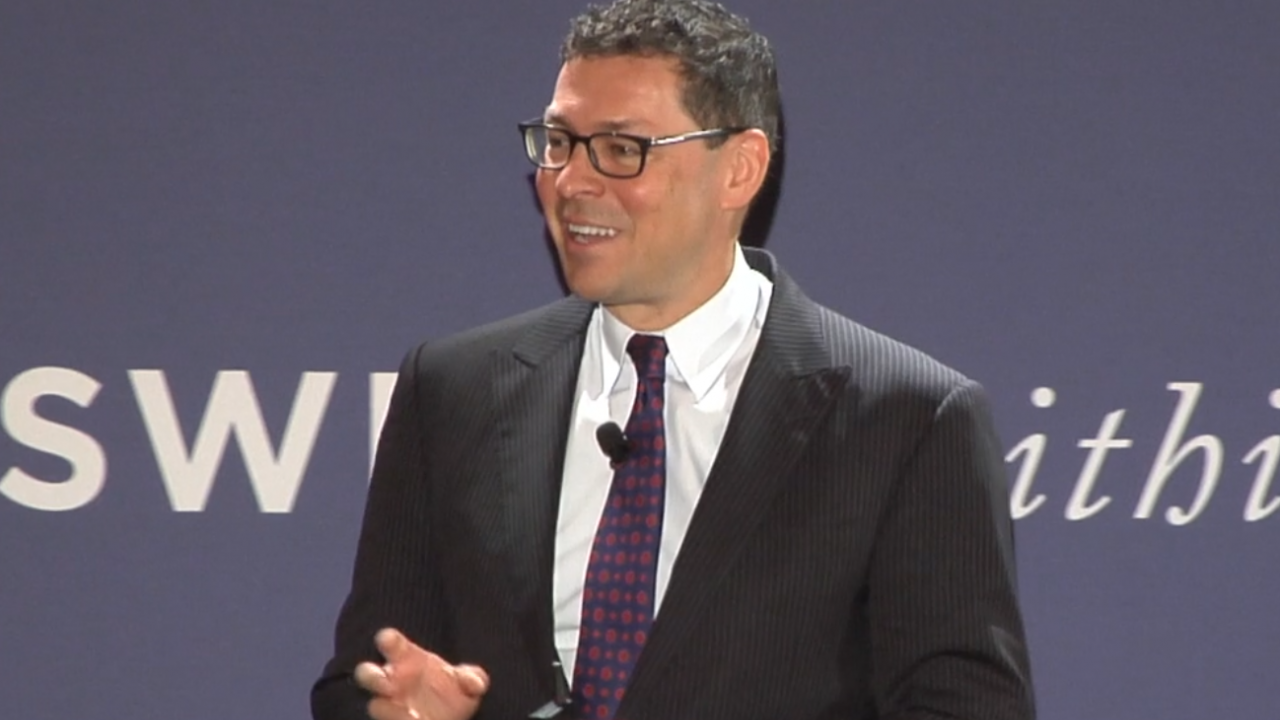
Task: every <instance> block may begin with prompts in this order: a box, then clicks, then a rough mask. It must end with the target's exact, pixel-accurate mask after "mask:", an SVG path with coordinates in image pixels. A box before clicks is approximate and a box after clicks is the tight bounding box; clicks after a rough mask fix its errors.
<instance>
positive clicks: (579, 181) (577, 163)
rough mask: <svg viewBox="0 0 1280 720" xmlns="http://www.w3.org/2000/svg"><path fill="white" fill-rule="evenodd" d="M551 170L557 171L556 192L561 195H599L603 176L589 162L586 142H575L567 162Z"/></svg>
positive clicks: (602, 185)
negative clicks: (557, 168)
mask: <svg viewBox="0 0 1280 720" xmlns="http://www.w3.org/2000/svg"><path fill="white" fill-rule="evenodd" d="M544 172H545V171H544ZM551 172H554V173H557V175H556V179H555V185H556V192H557V193H558V194H559V195H560V196H561V197H566V198H568V197H577V196H581V195H599V194H600V193H601V191H602V190H603V188H604V176H603V175H601V174H600V171H599V170H596V169H595V167H594V166H593V165H592V164H591V157H590V153H589V152H588V151H587V144H586V143H577V144H576V145H575V146H574V147H573V148H572V149H571V150H570V151H569V162H568V163H566V164H565V166H564V167H562V168H560V169H559V170H552V171H551Z"/></svg>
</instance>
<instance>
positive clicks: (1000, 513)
mask: <svg viewBox="0 0 1280 720" xmlns="http://www.w3.org/2000/svg"><path fill="white" fill-rule="evenodd" d="M748 260H749V262H750V263H751V264H752V266H754V267H756V268H757V269H759V270H761V271H762V272H764V273H765V274H767V275H768V276H770V277H771V278H772V279H773V281H774V283H775V288H774V294H773V299H772V301H771V305H770V308H769V314H768V317H767V319H766V322H765V325H764V329H763V331H762V334H761V337H760V342H759V345H758V346H757V349H756V352H755V356H754V358H753V359H752V362H751V365H750V367H749V369H748V372H747V375H746V378H745V380H744V382H743V386H742V389H741V392H740V395H739V397H738V400H737V403H736V405H735V407H734V409H733V415H732V417H731V418H730V422H729V426H728V429H727V431H726V434H725V437H724V441H723V443H722V446H721V448H720V452H719V454H718V456H717V459H716V462H715V466H714V467H713V468H712V470H711V473H710V476H709V477H708V478H707V483H706V486H705V489H704V491H703V494H702V498H701V500H700V501H699V503H698V506H697V508H696V510H695V512H694V516H693V520H692V522H691V525H690V527H689V531H688V535H687V536H686V538H685V540H684V545H683V546H682V547H681V550H680V555H679V557H678V558H677V560H676V564H675V567H674V569H673V571H672V576H671V581H670V585H669V587H668V590H667V594H666V596H665V597H664V599H663V604H662V610H661V613H660V614H659V616H658V618H657V620H656V621H655V623H654V626H653V628H652V631H651V633H650V637H649V640H648V645H647V646H646V647H645V649H644V652H643V653H642V654H641V656H640V659H639V661H638V664H637V667H636V669H635V674H634V676H633V679H632V682H631V685H630V686H629V688H628V692H627V695H626V698H625V699H624V700H623V704H622V706H621V708H620V709H619V714H620V716H622V717H625V718H629V719H630V720H647V719H653V720H659V719H661V720H677V719H685V718H687V719H689V720H715V719H718V718H724V719H725V720H753V719H756V718H758V719H759V720H766V719H767V720H782V719H787V718H794V719H795V720H810V719H818V718H857V719H859V720H870V719H872V718H881V719H888V718H893V719H895V720H907V719H908V718H912V719H914V718H920V719H923V718H964V719H970V720H1006V719H1007V720H1013V719H1018V720H1022V719H1025V718H1032V717H1033V716H1034V711H1033V709H1032V697H1031V696H1032V693H1031V681H1030V675H1029V670H1028V664H1027V653H1026V649H1025V645H1024V640H1023V638H1024V636H1023V628H1022V621H1021V617H1020V614H1019V610H1018V605H1017V601H1016V597H1015V584H1016V581H1015V576H1014V560H1013V548H1012V546H1013V541H1012V537H1011V523H1010V520H1009V514H1008V509H1007V508H1008V501H1007V493H1006V487H1005V481H1004V474H1003V473H1004V464H1003V461H1002V458H1001V454H1002V453H1001V450H1000V446H999V444H998V441H997V439H996V437H995V434H994V432H993V430H992V426H991V422H990V418H989V412H988V410H987V407H986V404H985V400H984V397H983V393H982V390H981V388H980V387H979V386H978V385H976V384H975V383H973V382H971V381H969V380H967V379H966V378H964V377H963V376H961V375H960V374H958V373H956V372H954V371H952V370H950V369H948V368H946V367H944V366H942V365H940V364H938V363H937V362H935V361H934V360H932V359H930V358H928V357H927V356H925V355H924V354H922V353H920V352H918V351H915V350H912V349H910V348H908V347H906V346H904V345H902V344H899V343H897V342H895V341H893V340H890V339H888V338H886V337H884V336H881V335H878V334H876V333H873V332H871V331H870V330H867V329H866V328H863V327H861V326H860V325H857V324H855V323H853V322H852V321H850V320H847V319H845V318H843V317H841V316H839V315H837V314H836V313H834V312H832V311H830V310H828V309H826V308H823V307H820V306H818V305H816V304H814V303H813V302H812V301H810V300H809V299H808V298H806V297H805V296H804V295H803V294H802V293H801V292H800V290H799V288H798V287H797V286H796V285H795V283H794V282H793V281H791V280H790V278H788V277H787V276H786V275H785V274H783V273H782V272H781V271H780V270H779V269H778V268H777V267H776V266H775V264H774V261H773V258H772V256H770V255H768V254H767V253H764V252H763V251H754V250H748ZM590 312H591V306H590V305H589V304H588V303H586V302H583V301H581V300H578V299H574V298H569V299H566V300H562V301H560V302H557V303H554V304H552V305H550V306H547V307H545V308H542V309H539V310H535V311H533V312H530V313H526V314H524V315H521V316H518V317H515V318H512V319H509V320H506V321H503V322H500V323H497V324H495V325H491V326H487V327H483V328H479V329H476V330H473V331H470V332H468V333H465V334H463V335H460V336H456V337H454V338H451V339H448V340H445V341H443V342H440V343H438V344H434V343H433V344H431V345H424V346H422V347H420V348H418V349H417V350H416V351H415V352H413V353H411V354H410V355H409V356H408V357H407V358H406V359H405V362H404V365H403V367H402V368H401V371H400V380H399V383H398V384H397V386H396V390H395V393H394V395H393V398H392V402H391V407H390V411H389V414H388V417H387V421H386V425H385V429H384V430H383V434H382V439H381V441H380V443H379V447H378V454H377V460H376V462H375V467H374V473H373V481H372V484H371V485H370V489H369V499H368V506H367V508H366V511H365V518H364V526H363V530H362V532H361V536H360V544H359V549H358V552H357V558H356V566H355V573H354V578H353V582H352V588H351V593H350V595H349V597H348V598H347V601H346V603H345V605H344V606H343V609H342V613H341V616H340V618H339V620H338V626H337V632H336V643H335V655H334V657H333V659H332V660H330V661H329V663H328V664H327V665H326V667H325V670H324V674H323V676H322V677H321V679H320V680H319V681H318V682H317V683H316V686H315V688H314V689H313V691H312V708H313V713H314V714H315V717H316V718H318V719H320V720H354V719H355V718H364V717H366V715H365V714H364V706H365V703H366V698H365V697H364V695H363V694H362V693H361V692H360V691H359V690H358V688H356V687H355V686H354V685H353V684H352V682H351V681H350V679H349V674H350V672H351V670H352V669H353V667H354V666H355V665H356V664H357V663H358V662H359V661H361V660H365V659H374V658H376V657H377V655H376V652H375V651H374V648H373V645H372V640H371V639H372V637H373V635H374V633H375V632H376V631H377V630H378V629H379V628H381V627H385V626H392V627H397V628H400V629H401V630H403V631H404V632H405V633H406V634H407V635H408V636H409V637H411V638H412V639H414V640H415V641H416V642H418V643H419V644H421V645H422V646H424V647H426V648H429V649H433V650H435V651H436V652H439V653H441V654H442V655H444V656H445V657H446V658H447V659H449V660H451V661H454V662H460V661H465V662H472V663H477V664H479V665H481V666H483V667H484V668H486V669H487V670H488V672H489V673H490V676H491V678H492V686H491V690H490V692H489V694H488V696H486V698H485V700H484V702H483V704H482V706H481V709H480V714H479V716H478V717H480V718H484V719H485V720H490V719H492V720H506V719H508V718H523V717H525V715H527V714H528V713H529V712H530V711H531V710H533V709H534V708H536V707H538V706H539V705H541V704H542V703H544V702H546V701H547V700H549V699H551V697H552V694H553V691H554V677H555V676H554V674H553V670H552V665H551V663H552V660H553V658H555V650H554V645H553V639H552V601H551V592H552V591H551V582H552V563H553V556H554V544H555V537H554V535H555V524H556V522H555V520H556V518H555V516H556V509H557V506H558V502H559V488H560V480H561V470H562V468H563V463H564V448H565V443H566V439H567V435H568V427H569V419H570V412H571V409H572V398H573V393H574V388H575V384H576V381H577V373H578V365H579V360H580V358H581V356H582V351H583V338H584V334H585V330H586V326H587V322H588V319H589V316H590Z"/></svg>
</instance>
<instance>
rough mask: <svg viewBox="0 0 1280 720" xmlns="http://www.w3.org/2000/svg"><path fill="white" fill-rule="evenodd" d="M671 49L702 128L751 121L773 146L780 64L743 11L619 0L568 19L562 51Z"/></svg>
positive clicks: (670, 0) (685, 2) (696, 0)
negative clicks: (566, 33)
mask: <svg viewBox="0 0 1280 720" xmlns="http://www.w3.org/2000/svg"><path fill="white" fill-rule="evenodd" d="M617 55H639V56H670V57H672V58H674V59H676V60H677V61H678V62H679V64H680V76H681V79H682V80H683V81H684V87H683V89H682V92H681V102H682V103H683V104H684V109H685V111H686V112H688V113H689V115H690V116H691V117H692V118H693V119H694V120H696V121H697V122H698V123H699V124H700V125H701V126H702V127H703V128H713V127H754V128H759V129H761V130H763V131H764V133H765V135H767V136H768V138H769V147H770V148H772V149H774V150H777V148H778V105H779V99H778V71H777V67H776V65H775V63H774V58H773V49H772V48H771V47H770V46H769V41H768V40H766V39H765V37H764V36H763V35H761V34H760V33H757V32H755V31H754V30H752V29H751V27H750V26H749V25H748V24H747V21H746V19H745V18H742V17H739V16H737V15H734V14H733V13H731V12H729V11H728V10H726V9H725V8H724V6H722V5H720V4H719V3H715V2H707V1H706V0H617V1H616V2H614V3H612V4H610V5H607V6H606V5H592V6H590V7H588V8H587V9H586V10H585V11H584V12H583V13H582V14H581V15H579V16H578V17H576V18H574V19H573V21H572V22H571V23H570V29H569V35H568V37H566V38H565V40H564V44H563V45H562V46H561V48H560V59H561V61H562V62H567V61H569V60H573V59H575V58H584V57H587V58H589V57H609V56H617Z"/></svg>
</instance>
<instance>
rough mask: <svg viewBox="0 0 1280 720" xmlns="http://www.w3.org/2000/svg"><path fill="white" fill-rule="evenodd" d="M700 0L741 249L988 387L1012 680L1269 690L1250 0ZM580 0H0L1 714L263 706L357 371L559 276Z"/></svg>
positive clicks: (1269, 469)
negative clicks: (1017, 657) (727, 119)
mask: <svg viewBox="0 0 1280 720" xmlns="http://www.w3.org/2000/svg"><path fill="white" fill-rule="evenodd" d="M734 8H735V9H736V10H738V11H740V12H742V13H744V14H746V15H747V16H748V17H750V18H751V19H752V21H753V23H754V24H755V25H756V27H757V28H759V29H760V30H762V31H763V32H764V33H765V34H767V35H768V36H769V37H770V38H771V39H772V40H773V41H774V43H775V45H776V48H777V52H778V56H779V61H780V67H781V77H782V84H783V97H784V102H785V108H786V121H787V125H786V130H787V137H786V139H785V160H786V162H785V176H784V179H783V184H782V191H781V200H780V202H779V204H778V206H777V214H776V217H775V219H774V222H773V227H772V233H771V234H770V237H769V240H768V247H769V248H770V249H771V250H772V251H774V252H775V253H776V254H777V255H778V256H779V258H780V260H781V262H782V264H783V265H784V267H786V268H787V269H788V270H789V271H790V272H791V273H792V274H793V275H794V276H795V277H796V278H797V279H798V280H799V281H800V282H801V283H802V285H803V286H804V287H805V288H806V290H807V291H808V292H809V294H810V295H811V296H813V297H814V298H815V299H817V300H819V301H821V302H824V303H826V304H828V305H831V306H833V307H835V308H837V309H839V310H841V311H842V312H844V313H846V314H848V315H851V316H852V317H854V318H856V319H859V320H861V321H863V322H864V323H866V324H868V325H871V326H873V327H875V328H878V329H880V330H882V331H885V332H887V333H889V334H891V335H894V336H897V337H899V338H901V339H903V340H906V341H908V342H911V343H913V344H916V345H918V346H920V347H922V348H923V349H925V350H927V351H929V352H931V353H933V354H935V355H937V356H939V357H940V358H942V359H944V360H945V361H947V362H949V363H950V364H952V365H955V366H956V367H958V368H960V369H961V370H962V371H964V372H966V373H967V374H969V375H971V376H973V377H976V378H977V379H979V380H981V381H982V382H983V383H985V384H986V385H987V387H988V388H989V389H990V391H991V393H992V396H993V398H994V402H995V406H996V412H997V414H998V423H999V426H1000V429H1001V432H1002V434H1003V437H1004V440H1005V443H1006V447H1007V448H1008V449H1009V451H1010V458H1011V461H1010V466H1009V469H1010V480H1011V483H1014V482H1015V481H1016V483H1015V484H1014V485H1013V486H1012V490H1013V497H1012V502H1013V507H1014V511H1015V513H1016V514H1017V515H1018V517H1019V521H1018V528H1017V530H1018V553H1019V566H1020V577H1021V587H1022V592H1023V598H1024V608H1025V612H1026V615H1027V619H1028V623H1029V633H1030V641H1031V650H1032V658H1033V665H1034V668H1033V669H1034V672H1035V675H1036V681H1037V690H1038V693H1039V697H1040V706H1041V716H1042V718H1045V719H1046V720H1078V719H1079V718H1091V719H1096V720H1110V719H1115V720H1149V719H1151V718H1161V719H1162V720H1202V719H1203V718H1227V717H1233V718H1274V717H1276V713H1277V708H1278V707H1280V690H1278V689H1277V684H1276V683H1275V681H1274V679H1273V677H1272V676H1273V675H1274V672H1273V668H1274V663H1275V661H1276V660H1277V650H1276V648H1278V647H1280V623H1277V622H1276V621H1275V619H1274V616H1275V610H1274V604H1275V601H1276V598H1277V597H1280V577H1278V576H1277V574H1276V573H1275V572H1274V567H1275V565H1274V561H1273V557H1274V548H1275V547H1276V546H1277V545H1276V543H1277V540H1280V511H1278V510H1277V506H1280V499H1277V498H1280V483H1275V482H1274V480H1275V476H1276V474H1277V461H1278V460H1280V370H1278V369H1277V364H1276V360H1275V358H1276V357H1277V356H1278V355H1280V332H1278V329H1277V319H1278V317H1280V277H1278V276H1280V238H1278V237H1277V229H1278V228H1280V135H1277V132H1276V128H1277V126H1280V92H1277V88H1280V43H1278V42H1277V41H1276V38H1277V37H1280V5H1277V4H1275V3H1271V2H1265V1H1263V0H1256V1H1253V2H1248V1H1242V2H1236V3H1230V4H1228V5H1218V4H1211V3H1166V2H1158V1H1157V0H1149V1H1147V2H1136V1H1135V2H1078V3H1059V4H1048V3H1016V2H993V3H984V4H961V3H952V2H942V1H941V0H938V1H932V2H912V3H870V2H863V3H835V2H796V3H777V2H766V1H765V0H738V1H737V2H736V3H734ZM579 9H580V3H579V2H578V1H577V0H573V1H570V0H555V1H549V0H543V1H541V2H537V3H532V2H530V3H512V2H501V3H500V2H496V0H491V1H489V2H469V3H430V2H408V1H404V2H391V1H387V2H376V3H304V2H276V3H259V2H248V1H247V0H221V1H220V2H212V1H211V0H200V1H194V0H193V1H190V2H182V3H161V2H136V1H135V2H115V3H47V2H39V1H38V0H28V1H26V2H22V1H21V0H18V1H16V2H15V1H13V0H10V1H9V2H6V3H4V5H3V7H2V8H0V393H2V395H0V716H3V717H14V718H24V719H26V720H54V719H58V720H61V719H62V718H103V719H111V720H114V719H115V718H131V719H132V720H168V719H169V718H175V717H177V718H184V719H190V720H224V719H225V718H258V717H261V718H299V719H300V718H303V717H305V716H306V698H307V690H308V686H309V684H310V682H311V680H312V679H313V677H314V676H315V674H316V673H317V672H318V670H319V667H320V664H321V663H322V662H323V660H324V659H325V658H326V656H327V652H328V642H329V634H330V630H331V627H332V622H333V620H334V618H335V616H336V612H337V608H338V605H339V603H340V601H341V599H342V596H343V593H344V591H345V587H346V583H347V579H348V575H349V571H350V563H351V560H352V556H353V552H354V548H355V539H356V533H357V530H358V523H359V518H360V513H361V509H362V503H363V493H364V490H365V481H366V476H367V468H368V463H369V457H368V455H369V450H368V447H369V438H370V433H371V426H372V428H373V429H376V425H377V421H378V418H379V417H380V408H381V404H380V403H381V400H382V398H384V397H385V393H386V391H387V389H388V385H387V376H386V375H381V374H379V373H386V372H387V371H391V370H394V368H395V367H396V364H397V362H398V360H399V358H400V356H401V354H402V353H403V351H404V350H405V349H407V348H408V347H409V346H410V345H411V344H413V343H415V342H417V341H419V340H421V339H423V338H429V337H439V336H443V335H445V334H448V333H451V332H454V331H457V330H460V329H462V328H464V327H468V326H471V325H475V324H478V323H481V322H484V321H488V320H492V319H496V318H499V317H502V316H504V315H507V314H511V313H514V312H516V311H519V310H522V309H525V308H527V307H530V306H533V305H537V304H541V303H543V302H546V301H548V300H551V299H553V298H555V297H556V296H557V295H558V294H559V293H560V289H559V285H558V284H557V280H556V276H555V272H554V268H553V264H552V259H551V256H550V255H549V253H548V252H547V249H546V246H545V244H544V240H543V235H542V232H541V219H540V217H539V215H538V212H537V208H536V206H535V203H534V199H533V195H532V193H531V190H530V187H529V183H528V178H529V170H530V168H529V166H528V164H527V162H526V160H525V159H524V158H523V156H522V154H521V151H520V147H519V143H518V136H517V133H516V131H515V128H514V124H515V122H517V121H519V120H522V119H525V118H526V117H529V116H533V115H536V114H538V113H539V112H540V111H541V109H542V107H543V106H544V105H545V103H546V102H547V100H548V99H549V97H550V92H551V87H552V84H553V82H554V78H555V73H556V70H557V67H558V61H557V55H556V49H557V46H558V42H559V40H560V37H561V35H562V34H563V32H564V30H565V29H566V28H567V20H568V18H569V17H570V16H571V15H572V14H574V13H575V12H576V11H577V10H579Z"/></svg>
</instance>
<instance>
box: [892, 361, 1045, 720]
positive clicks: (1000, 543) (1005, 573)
mask: <svg viewBox="0 0 1280 720" xmlns="http://www.w3.org/2000/svg"><path fill="white" fill-rule="evenodd" d="M868 591H869V596H868V615H869V620H870V624H871V637H872V665H873V673H874V675H873V683H874V688H875V695H876V704H877V705H878V706H879V708H880V714H881V716H882V717H883V718H885V719H886V720H889V719H892V720H926V719H939V720H940V719H942V718H946V719H948V720H960V719H963V720H1032V719H1033V718H1034V717H1035V709H1034V699H1033V693H1032V686H1031V675H1030V667H1029V663H1028V657H1027V650H1026V643H1025V635H1024V630H1023V624H1022V618H1021V614H1020V611H1019V608H1018V601H1017V578H1016V576H1015V567H1014V555H1013V529H1012V521H1011V519H1010V517H1009V503H1008V490H1007V485H1006V481H1005V475H1004V461H1003V457H1002V453H1001V450H1000V444H999V441H998V440H997V438H996V434H995V431H994V429H993V427H992V421H991V416H990V412H989V409H988V407H987V403H986V399H985V395H984V393H983V390H982V388H981V387H980V386H979V385H977V384H976V383H972V382H970V381H962V382H961V383H959V384H958V385H956V386H955V387H953V388H952V389H951V392H950V393H949V394H948V395H947V396H946V398H945V399H944V400H943V401H942V403H941V404H940V405H939V407H938V409H937V411H936V413H935V415H934V418H933V422H932V423H931V425H930V426H929V428H928V429H927V430H926V431H925V433H924V434H923V436H922V437H921V439H920V440H919V442H918V443H917V444H916V446H915V448H914V451H913V452H912V453H910V455H909V456H908V458H907V460H906V463H905V465H904V467H903V470H902V474H901V476H900V478H899V483H898V485H897V486H896V488H895V490H894V494H893V496H892V497H891V499H890V501H889V504H888V506H887V508H886V510H885V515H884V517H883V519H882V523H881V525H880V528H879V530H878V534H877V537H876V541H875V546H874V550H873V557H872V561H871V568H870V578H869V586H868Z"/></svg>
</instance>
